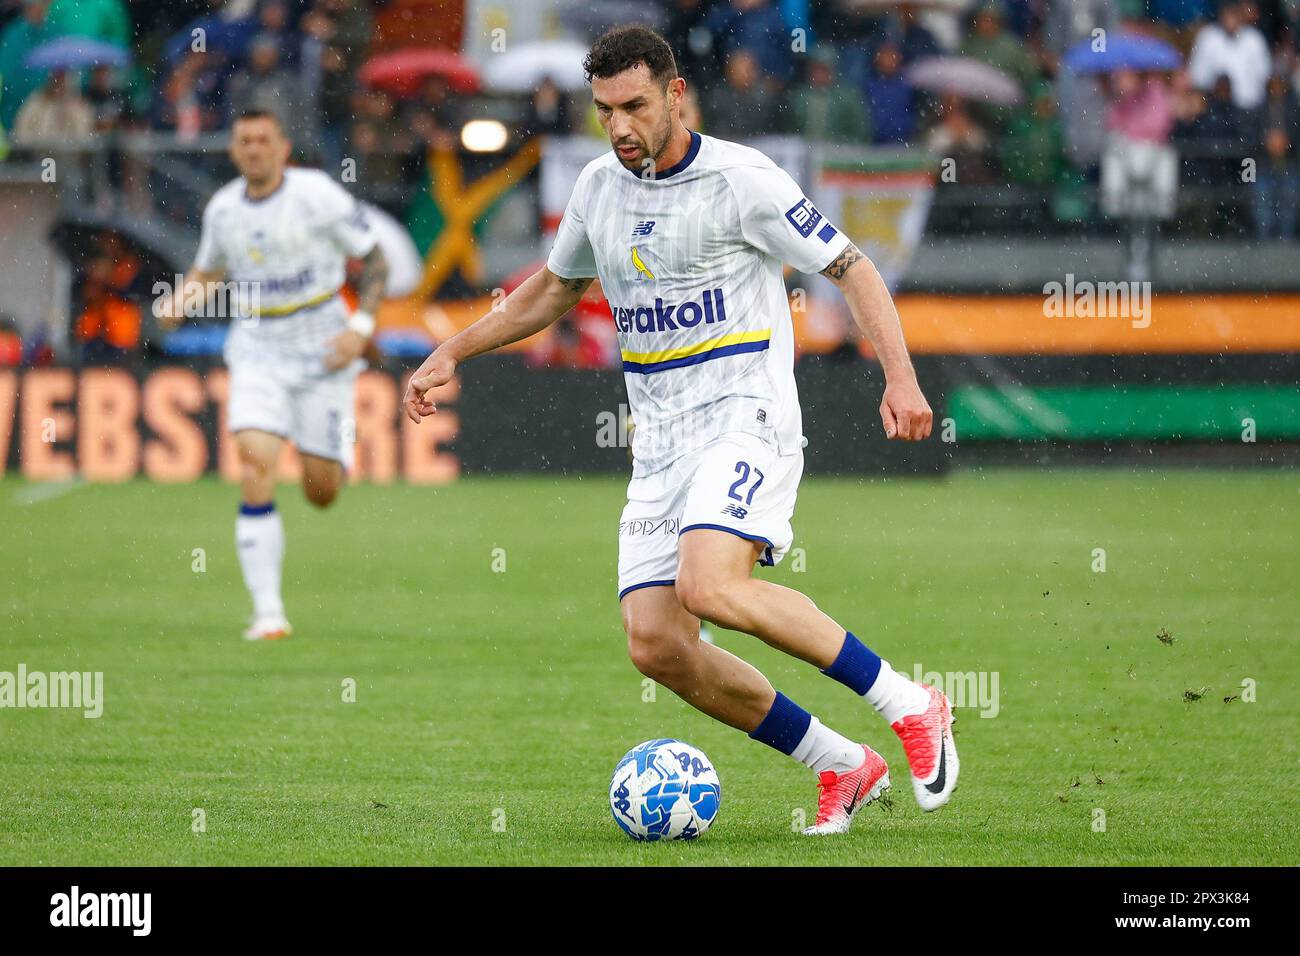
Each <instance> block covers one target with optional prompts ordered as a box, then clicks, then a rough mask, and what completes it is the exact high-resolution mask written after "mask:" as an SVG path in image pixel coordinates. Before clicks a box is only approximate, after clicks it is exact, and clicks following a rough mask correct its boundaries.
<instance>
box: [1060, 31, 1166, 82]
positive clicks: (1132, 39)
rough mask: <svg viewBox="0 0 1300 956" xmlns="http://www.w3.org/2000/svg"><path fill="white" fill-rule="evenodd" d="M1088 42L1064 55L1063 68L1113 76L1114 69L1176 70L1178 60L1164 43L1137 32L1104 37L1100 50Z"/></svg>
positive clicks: (1073, 47)
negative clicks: (1064, 66)
mask: <svg viewBox="0 0 1300 956" xmlns="http://www.w3.org/2000/svg"><path fill="white" fill-rule="evenodd" d="M1093 42H1094V41H1092V40H1084V41H1082V42H1080V43H1077V44H1075V45H1074V46H1072V47H1071V48H1070V49H1069V50H1067V51H1066V54H1065V65H1066V66H1068V67H1069V68H1070V69H1071V70H1073V71H1074V72H1076V73H1113V72H1115V71H1116V70H1176V69H1178V67H1180V66H1182V63H1183V60H1182V57H1180V56H1179V55H1178V51H1177V50H1175V49H1174V48H1173V47H1172V46H1170V45H1169V44H1168V43H1166V42H1164V41H1163V40H1158V39H1156V38H1155V37H1149V36H1143V35H1142V34H1139V33H1120V34H1118V35H1115V36H1107V37H1106V38H1105V41H1104V43H1103V45H1102V47H1101V49H1093Z"/></svg>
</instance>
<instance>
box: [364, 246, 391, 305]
mask: <svg viewBox="0 0 1300 956" xmlns="http://www.w3.org/2000/svg"><path fill="white" fill-rule="evenodd" d="M387 287H388V260H387V259H385V258H384V252H383V250H382V249H380V248H379V246H378V245H376V246H375V247H374V248H373V249H371V250H370V251H369V252H368V253H366V255H365V256H364V257H363V258H362V260H361V276H360V278H359V279H358V280H357V300H358V301H357V308H358V309H360V310H361V311H362V312H366V313H368V314H370V315H374V314H375V312H376V311H377V310H378V309H379V303H381V302H382V301H383V300H384V289H386V288H387Z"/></svg>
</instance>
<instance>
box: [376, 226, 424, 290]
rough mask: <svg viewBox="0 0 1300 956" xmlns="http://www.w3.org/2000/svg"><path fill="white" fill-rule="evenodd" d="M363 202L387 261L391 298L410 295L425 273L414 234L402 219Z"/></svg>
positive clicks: (388, 288) (388, 287)
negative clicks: (397, 218)
mask: <svg viewBox="0 0 1300 956" xmlns="http://www.w3.org/2000/svg"><path fill="white" fill-rule="evenodd" d="M361 205H362V207H363V208H364V209H365V211H366V218H367V219H369V220H370V224H371V225H372V226H373V227H374V230H375V234H376V235H377V236H378V237H379V248H380V249H381V250H382V251H383V253H384V258H385V259H386V260H388V286H387V288H386V289H385V293H386V294H387V296H388V297H389V298H390V299H399V298H401V297H402V296H406V295H410V294H411V293H412V292H414V291H415V288H416V286H418V285H419V284H420V277H421V276H422V275H423V274H424V260H423V259H422V258H421V257H420V250H419V249H417V248H416V247H415V243H414V242H413V241H412V240H411V234H410V233H409V232H407V231H406V227H405V226H403V225H402V224H401V223H400V222H398V221H397V220H396V219H394V218H393V217H392V216H390V215H389V214H388V213H386V212H384V211H383V210H382V209H380V208H379V207H378V206H373V205H371V204H370V203H368V202H363V203H362V204H361Z"/></svg>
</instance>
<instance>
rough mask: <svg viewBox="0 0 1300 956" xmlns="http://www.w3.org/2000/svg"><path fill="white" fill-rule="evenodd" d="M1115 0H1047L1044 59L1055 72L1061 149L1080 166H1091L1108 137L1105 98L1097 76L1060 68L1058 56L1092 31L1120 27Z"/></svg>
mask: <svg viewBox="0 0 1300 956" xmlns="http://www.w3.org/2000/svg"><path fill="white" fill-rule="evenodd" d="M1119 26H1120V18H1119V5H1118V3H1117V2H1116V0H1048V8H1047V16H1046V17H1045V18H1044V21H1043V58H1044V60H1045V61H1046V63H1047V67H1048V70H1049V72H1051V73H1053V74H1055V76H1056V100H1057V104H1058V109H1059V111H1060V116H1061V120H1062V124H1063V128H1064V131H1065V148H1066V152H1067V155H1068V156H1069V158H1070V160H1071V162H1073V163H1074V164H1075V165H1076V166H1077V167H1079V168H1080V169H1084V170H1086V169H1089V168H1092V167H1095V166H1096V165H1097V163H1098V161H1099V160H1100V159H1101V150H1102V146H1103V145H1104V143H1105V140H1106V130H1105V127H1104V125H1103V124H1104V120H1105V115H1106V100H1105V97H1104V96H1103V95H1102V92H1101V87H1100V86H1099V84H1098V82H1097V80H1096V78H1095V77H1091V76H1079V75H1078V74H1076V73H1075V72H1074V71H1072V70H1066V69H1062V68H1061V58H1062V57H1064V56H1065V53H1066V51H1067V50H1069V49H1070V48H1071V47H1072V46H1074V45H1075V44H1076V43H1081V42H1083V41H1085V40H1091V39H1092V37H1093V31H1094V30H1105V31H1106V33H1108V34H1109V33H1114V32H1115V31H1117V30H1118V29H1119Z"/></svg>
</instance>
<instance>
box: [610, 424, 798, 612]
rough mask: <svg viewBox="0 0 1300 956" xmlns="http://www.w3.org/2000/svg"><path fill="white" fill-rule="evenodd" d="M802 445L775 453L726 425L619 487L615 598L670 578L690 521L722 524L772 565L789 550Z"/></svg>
mask: <svg viewBox="0 0 1300 956" xmlns="http://www.w3.org/2000/svg"><path fill="white" fill-rule="evenodd" d="M802 475H803V451H802V450H800V451H798V452H796V453H795V454H793V455H781V454H779V453H778V451H777V448H776V445H775V444H773V443H771V442H766V441H764V440H763V439H761V438H759V437H757V436H755V435H747V434H743V433H741V432H730V433H728V434H726V435H723V436H721V437H719V438H717V439H715V440H714V441H711V442H709V443H708V444H707V445H704V446H703V447H701V448H697V449H696V450H695V451H693V452H690V453H688V454H686V455H683V456H682V457H681V458H679V459H677V461H675V462H673V464H671V465H669V466H668V467H667V468H664V469H662V470H661V471H657V472H655V473H654V474H650V475H646V476H644V477H641V478H633V479H632V480H631V482H629V483H628V486H627V498H628V501H627V505H626V506H625V507H624V508H623V516H622V518H621V519H620V520H619V525H618V597H619V600H622V599H623V597H624V595H626V594H627V593H628V592H629V591H635V590H637V589H638V588H646V587H656V586H664V585H671V584H674V583H676V581H677V542H678V540H679V539H680V537H681V535H683V534H684V533H686V532H687V531H689V530H690V529H692V528H712V529H714V530H718V531H727V532H730V533H731V534H734V535H737V536H738V537H741V538H746V539H748V540H750V541H758V542H762V543H763V544H764V545H765V547H764V549H763V553H762V555H761V556H760V557H759V563H760V564H764V565H769V566H770V565H774V564H776V563H777V562H779V561H780V560H781V559H782V558H783V557H785V553H786V552H787V551H788V550H790V544H791V542H792V541H793V540H794V529H793V528H792V527H791V526H790V519H791V517H793V515H794V501H795V496H796V494H797V493H798V490H799V479H800V477H802Z"/></svg>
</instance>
